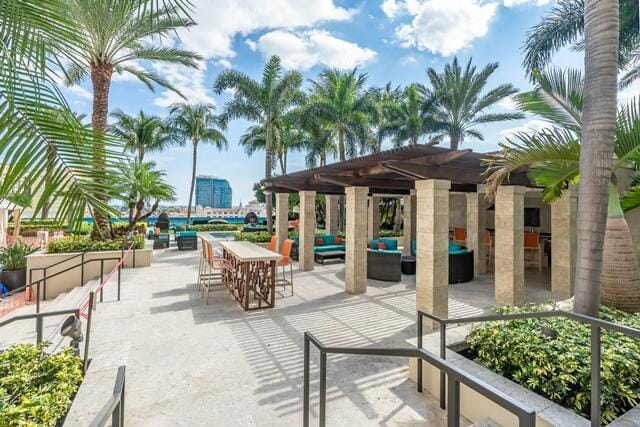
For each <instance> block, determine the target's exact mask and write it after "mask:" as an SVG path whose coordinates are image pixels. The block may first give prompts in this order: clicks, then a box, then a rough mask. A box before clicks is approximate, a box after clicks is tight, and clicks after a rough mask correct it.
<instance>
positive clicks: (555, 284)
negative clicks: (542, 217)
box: [551, 186, 578, 298]
mask: <svg viewBox="0 0 640 427" xmlns="http://www.w3.org/2000/svg"><path fill="white" fill-rule="evenodd" d="M577 214H578V191H577V188H575V187H573V186H570V187H569V188H568V189H566V190H564V191H563V192H562V197H561V198H560V199H559V200H557V201H555V202H554V203H552V204H551V238H552V239H553V240H552V246H551V291H552V292H553V293H554V294H555V295H557V296H559V297H561V298H570V297H572V296H573V290H574V286H575V272H576V245H577V241H578V240H577V231H576V216H577Z"/></svg>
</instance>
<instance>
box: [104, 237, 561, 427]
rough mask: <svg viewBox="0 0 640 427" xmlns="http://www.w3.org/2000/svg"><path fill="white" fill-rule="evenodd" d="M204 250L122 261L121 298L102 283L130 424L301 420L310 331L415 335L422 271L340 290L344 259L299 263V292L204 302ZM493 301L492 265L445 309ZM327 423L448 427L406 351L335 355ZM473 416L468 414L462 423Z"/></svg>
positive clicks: (389, 343)
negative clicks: (252, 307)
mask: <svg viewBox="0 0 640 427" xmlns="http://www.w3.org/2000/svg"><path fill="white" fill-rule="evenodd" d="M198 255H199V253H198V252H178V251H177V250H175V249H170V250H167V251H166V252H158V253H157V254H156V259H155V261H154V263H153V265H152V267H149V268H139V269H136V270H127V271H126V274H125V275H124V277H123V285H122V289H123V291H122V301H120V302H115V298H114V295H111V294H110V292H113V289H111V290H109V289H107V290H106V293H105V302H104V303H101V304H99V305H98V310H97V314H96V317H95V319H96V320H95V324H94V328H93V335H92V337H93V338H92V346H93V347H92V354H96V353H95V352H100V351H107V350H113V348H114V347H116V346H117V347H123V348H126V351H128V353H129V358H128V362H127V397H126V413H127V415H126V417H127V418H126V422H127V424H129V425H134V426H176V425H184V426H200V425H203V426H204V425H207V426H214V425H216V426H217V425H220V426H222V425H224V426H282V425H292V426H297V425H302V390H303V381H302V371H303V364H302V360H303V359H302V357H303V351H302V350H303V333H304V331H310V332H312V333H313V334H314V335H316V337H318V338H319V339H320V340H321V341H322V342H323V343H325V344H327V345H334V346H360V347H367V346H371V347H401V346H407V345H408V344H407V342H406V341H407V340H408V339H409V338H412V337H414V336H415V333H416V329H415V277H413V276H405V277H403V281H402V282H401V283H386V282H377V281H372V280H369V282H368V291H367V293H366V294H361V295H348V294H346V293H345V292H344V265H343V264H340V263H337V264H327V265H326V266H320V265H316V268H315V271H313V272H299V271H298V270H297V269H296V268H294V283H295V288H294V290H295V295H294V296H289V295H290V290H289V289H287V290H286V291H280V292H279V293H278V295H277V298H276V308H275V309H268V310H261V311H254V312H248V313H245V312H243V311H242V310H241V309H240V307H239V306H238V305H237V304H236V303H235V301H234V300H233V299H232V297H231V296H230V295H229V294H228V293H227V292H226V290H220V291H216V292H214V293H212V294H211V297H210V304H209V305H208V306H207V305H205V304H204V301H203V300H202V299H201V298H200V295H199V293H198V291H197V290H196V288H195V282H196V274H197V266H198ZM545 283H548V273H543V274H539V273H537V272H535V273H532V276H531V277H528V280H527V285H528V288H527V293H526V295H527V299H529V300H535V301H544V300H547V299H549V298H550V297H551V294H550V292H549V291H548V288H549V285H548V284H545ZM492 304H493V280H492V277H491V276H489V275H487V276H483V277H482V278H480V279H477V280H474V281H473V282H470V283H467V284H462V285H452V286H450V294H449V314H450V316H451V317H453V316H463V315H472V314H479V313H482V312H484V311H486V310H487V309H489V308H490V307H491V306H492ZM318 360H319V357H318V353H317V352H316V351H314V350H313V347H312V361H313V363H312V367H311V380H312V384H311V393H312V403H311V407H312V411H311V413H312V421H311V423H312V424H311V425H314V423H315V425H317V418H316V417H317V410H316V409H317V405H318V393H317V391H318V366H319V364H318ZM327 372H328V378H327V391H328V393H327V425H330V426H343V425H344V426H356V425H374V424H377V425H402V426H418V425H420V426H441V425H445V424H446V417H445V416H444V414H443V412H442V411H441V410H440V409H439V408H438V405H437V402H436V401H435V400H434V399H433V398H429V397H425V396H422V395H419V394H417V393H416V392H415V384H414V383H412V382H409V381H408V380H407V375H408V361H407V360H406V359H401V358H399V359H389V358H373V357H358V356H349V357H347V356H329V357H328V365H327ZM463 425H468V422H466V423H463Z"/></svg>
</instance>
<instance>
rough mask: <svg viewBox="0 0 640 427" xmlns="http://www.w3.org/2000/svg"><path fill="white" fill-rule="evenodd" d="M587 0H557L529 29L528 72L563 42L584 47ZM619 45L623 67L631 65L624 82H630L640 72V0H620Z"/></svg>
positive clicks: (541, 64)
mask: <svg viewBox="0 0 640 427" xmlns="http://www.w3.org/2000/svg"><path fill="white" fill-rule="evenodd" d="M584 11H585V1H584V0H558V3H557V4H556V5H555V6H554V7H553V8H552V9H551V10H550V11H549V12H548V13H547V14H546V15H545V16H544V17H543V18H542V20H541V21H540V23H539V24H537V25H536V26H534V27H533V28H532V29H531V30H530V31H529V32H528V33H527V40H526V42H525V46H524V49H525V59H524V66H525V68H526V69H527V71H528V72H532V71H534V70H541V69H543V68H545V67H546V66H547V65H548V64H549V63H550V62H551V59H552V57H553V54H554V53H556V52H557V51H558V50H560V49H561V48H562V47H564V46H571V47H572V48H573V49H574V50H583V49H584V39H583V37H584V35H585V31H584V29H585V26H584V24H585V19H584V16H585V14H584ZM619 17H620V27H619V35H618V39H619V48H618V64H619V66H620V67H627V66H632V69H631V70H630V71H629V73H628V74H627V75H626V76H625V77H624V78H623V80H622V83H625V82H626V83H627V84H628V83H630V82H631V81H632V80H634V79H635V78H637V76H639V75H640V69H638V62H637V61H636V60H637V58H638V42H640V33H639V31H638V1H637V0H619Z"/></svg>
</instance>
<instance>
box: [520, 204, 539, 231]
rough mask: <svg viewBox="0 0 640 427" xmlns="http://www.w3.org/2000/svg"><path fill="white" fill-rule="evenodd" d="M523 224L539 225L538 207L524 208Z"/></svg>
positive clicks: (526, 225)
mask: <svg viewBox="0 0 640 427" xmlns="http://www.w3.org/2000/svg"><path fill="white" fill-rule="evenodd" d="M524 226H525V227H540V208H524Z"/></svg>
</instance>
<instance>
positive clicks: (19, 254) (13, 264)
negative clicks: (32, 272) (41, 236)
mask: <svg viewBox="0 0 640 427" xmlns="http://www.w3.org/2000/svg"><path fill="white" fill-rule="evenodd" d="M36 250H37V249H36V248H34V247H33V246H31V245H26V244H24V243H22V242H16V243H14V244H13V245H11V246H8V247H6V248H3V249H0V265H2V266H3V268H4V269H5V270H22V269H23V268H27V255H30V254H32V253H34V252H35V251H36Z"/></svg>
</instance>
